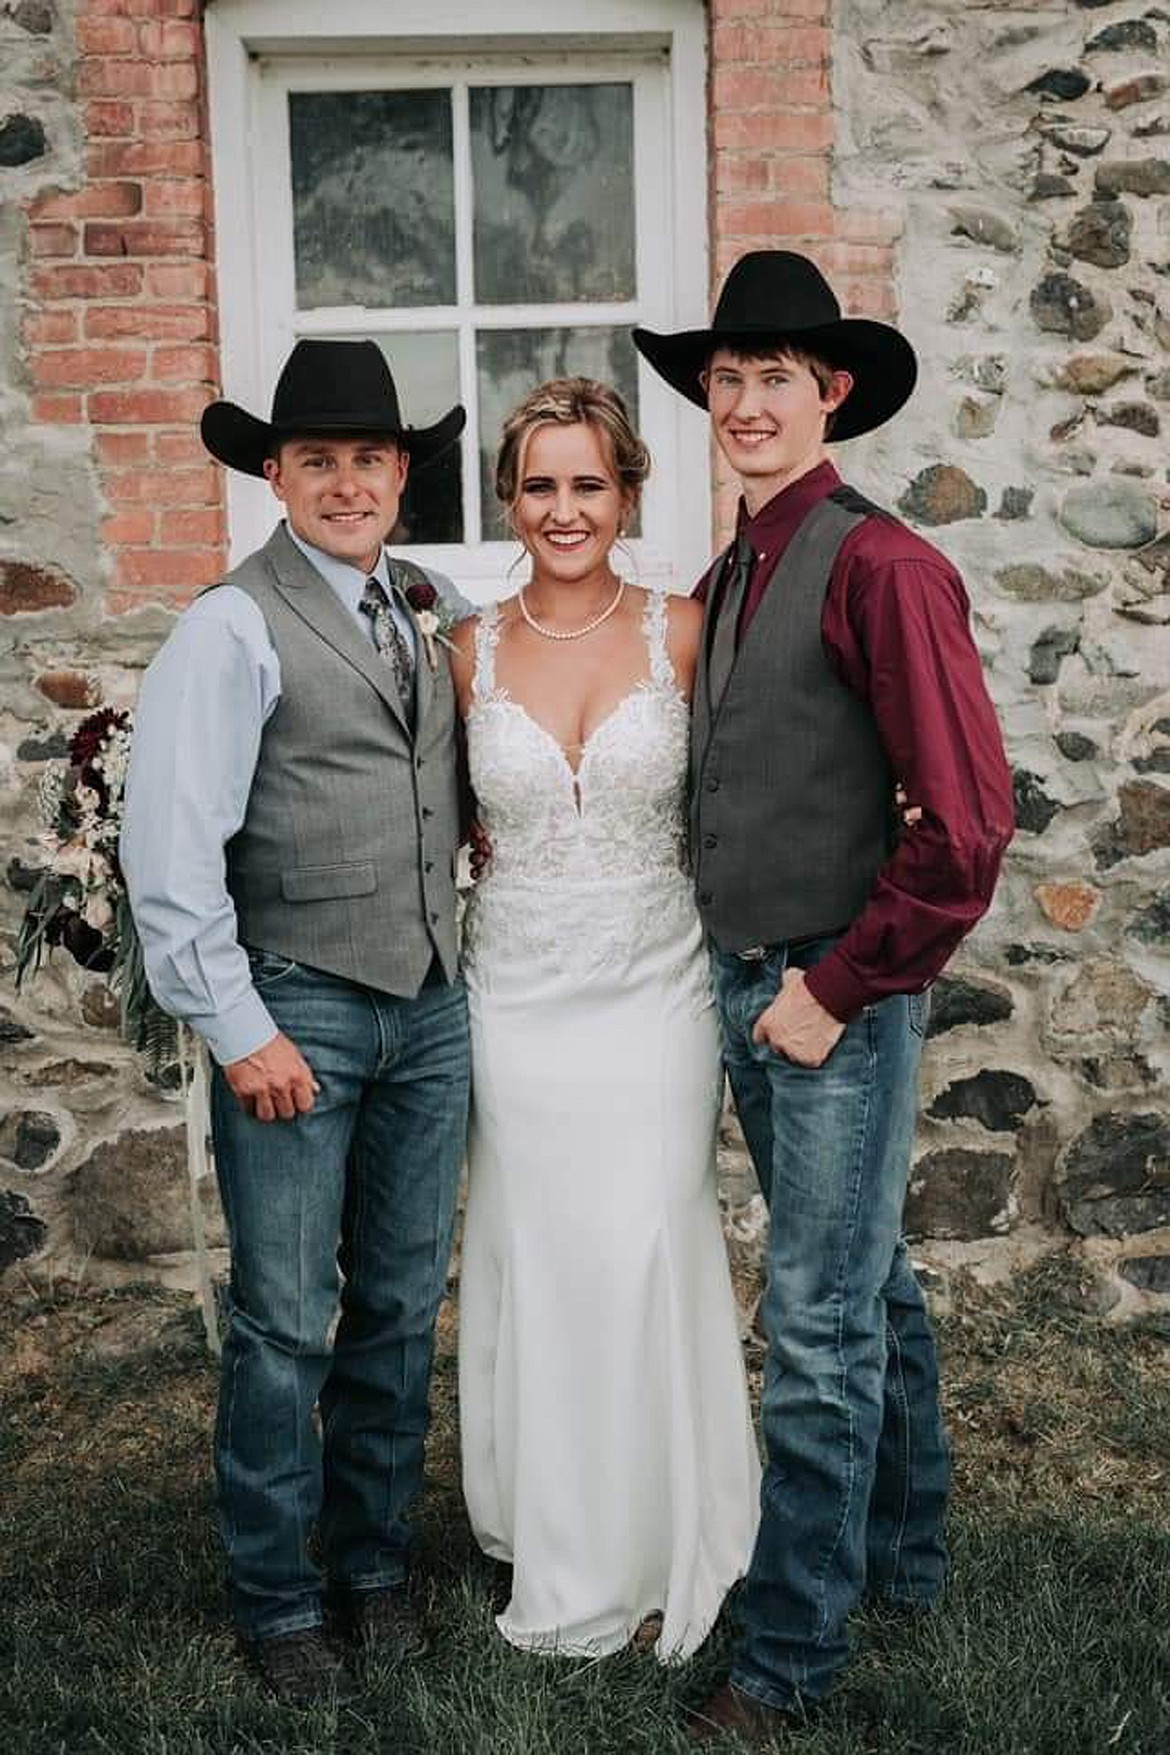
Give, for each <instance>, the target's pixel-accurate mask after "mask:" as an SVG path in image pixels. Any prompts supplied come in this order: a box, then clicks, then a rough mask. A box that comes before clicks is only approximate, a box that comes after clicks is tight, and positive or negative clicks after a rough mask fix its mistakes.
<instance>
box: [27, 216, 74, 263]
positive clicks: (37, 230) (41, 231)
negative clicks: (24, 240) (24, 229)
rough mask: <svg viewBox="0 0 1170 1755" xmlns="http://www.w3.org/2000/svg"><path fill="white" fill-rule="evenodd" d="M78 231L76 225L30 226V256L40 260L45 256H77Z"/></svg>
mask: <svg viewBox="0 0 1170 1755" xmlns="http://www.w3.org/2000/svg"><path fill="white" fill-rule="evenodd" d="M77 238H78V231H77V227H76V226H75V225H63V224H60V223H54V224H52V225H30V226H29V228H28V250H29V255H30V256H34V257H37V258H38V259H40V258H42V257H45V256H76V254H77Z"/></svg>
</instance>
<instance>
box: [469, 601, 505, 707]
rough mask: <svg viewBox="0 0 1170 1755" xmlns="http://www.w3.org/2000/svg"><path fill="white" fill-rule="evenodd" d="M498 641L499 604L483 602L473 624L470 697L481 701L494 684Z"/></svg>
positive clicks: (492, 689)
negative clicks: (473, 637) (477, 618)
mask: <svg viewBox="0 0 1170 1755" xmlns="http://www.w3.org/2000/svg"><path fill="white" fill-rule="evenodd" d="M499 643H500V606H499V604H498V603H485V604H484V606H483V608H482V609H481V610H480V612H479V620H478V622H477V623H476V625H475V676H474V678H473V679H472V684H471V698H472V700H474V701H482V700H484V699H485V698H486V697H487V696H488V695H490V694H492V693H493V692H494V690H495V686H496V647H497V646H498V645H499Z"/></svg>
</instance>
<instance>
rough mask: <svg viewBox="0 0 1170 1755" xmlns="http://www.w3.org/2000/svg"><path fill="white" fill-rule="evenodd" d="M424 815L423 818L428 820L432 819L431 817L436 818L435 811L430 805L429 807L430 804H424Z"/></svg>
mask: <svg viewBox="0 0 1170 1755" xmlns="http://www.w3.org/2000/svg"><path fill="white" fill-rule="evenodd" d="M422 814H423V816H424V818H428V819H429V818H430V817H433V816H434V814H435V813H434V811H433V810H432V809H431V807H430V805H429V804H424V805H423V807H422Z"/></svg>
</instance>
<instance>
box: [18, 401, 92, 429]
mask: <svg viewBox="0 0 1170 1755" xmlns="http://www.w3.org/2000/svg"><path fill="white" fill-rule="evenodd" d="M29 412H30V414H31V415H32V418H33V420H34V421H36V422H38V423H39V424H40V425H43V426H48V425H62V426H71V427H76V426H80V425H81V421H82V417H83V415H84V413H85V410H84V408H83V406H82V401H81V397H80V396H33V397H31V398H30V400H29Z"/></svg>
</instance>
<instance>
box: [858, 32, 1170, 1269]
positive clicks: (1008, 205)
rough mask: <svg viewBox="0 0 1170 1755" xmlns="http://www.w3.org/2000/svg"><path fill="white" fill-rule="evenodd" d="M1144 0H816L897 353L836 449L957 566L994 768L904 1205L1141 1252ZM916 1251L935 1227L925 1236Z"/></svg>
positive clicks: (1158, 720)
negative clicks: (897, 226) (884, 421)
mask: <svg viewBox="0 0 1170 1755" xmlns="http://www.w3.org/2000/svg"><path fill="white" fill-rule="evenodd" d="M1168 45H1170V10H1167V9H1165V8H1162V7H1158V6H1152V7H1151V6H1141V5H1134V4H1108V3H1106V4H1101V3H1100V0H1096V3H1094V0H1080V3H1077V4H1060V5H1054V4H1035V3H1033V4H1020V3H1018V0H1017V3H1016V4H1002V3H999V0H983V3H980V0H967V3H966V4H964V5H958V4H946V5H934V6H931V5H926V6H923V5H921V4H918V3H914V4H901V3H898V0H894V3H890V0H841V3H840V4H839V6H838V10H837V34H836V54H835V78H834V97H835V104H836V110H837V119H838V130H837V141H838V150H837V156H836V163H835V177H834V184H833V194H834V199H835V200H837V201H838V202H841V203H848V204H856V203H858V202H870V203H873V204H876V205H880V206H881V207H883V208H889V207H896V208H897V209H898V210H899V211H900V212H901V215H902V226H903V230H902V236H901V239H900V241H899V246H898V251H897V262H898V267H897V284H898V292H899V308H900V322H901V324H902V326H903V327H904V328H905V329H906V331H907V332H908V333H909V334H910V335H911V336H912V338H913V340H914V342H915V344H916V346H917V347H918V349H919V352H920V356H921V359H922V364H923V376H922V382H921V385H920V388H919V389H918V391H917V393H916V395H915V397H914V399H913V401H912V402H911V404H910V407H909V409H908V410H907V412H906V413H904V414H903V415H902V416H901V417H900V419H899V420H898V421H896V422H895V423H894V424H893V426H892V427H891V428H890V429H889V430H888V432H885V433H882V434H878V435H875V436H874V438H873V439H872V440H871V441H869V442H868V443H863V444H862V445H859V446H857V447H855V448H854V447H850V448H847V449H846V450H845V451H843V453H842V455H843V458H844V466H845V467H846V469H847V470H848V471H849V473H850V475H852V476H853V477H854V478H855V479H856V480H857V481H858V483H859V484H860V485H861V486H863V487H864V488H865V489H867V491H869V492H871V493H872V494H874V495H875V496H877V497H881V498H882V499H884V501H885V503H887V504H894V505H896V506H897V507H898V509H899V510H900V511H901V512H902V514H903V515H904V516H905V517H907V518H908V519H909V521H910V522H911V523H913V524H915V525H916V526H918V527H919V528H921V529H922V530H923V531H924V533H925V534H926V535H927V536H929V537H930V538H931V539H932V540H937V542H938V543H939V545H940V546H941V547H942V548H944V549H945V550H946V552H947V553H948V554H950V555H951V556H952V557H953V558H954V559H955V560H956V561H957V562H958V564H959V565H960V566H961V568H962V569H963V572H964V576H965V578H966V579H967V582H968V584H969V587H970V591H971V596H972V601H973V605H974V612H975V626H976V632H977V636H978V640H979V644H980V648H981V651H982V653H983V656H984V659H985V663H986V667H987V673H988V676H989V678H990V683H991V688H992V691H993V693H994V696H995V699H996V702H997V704H998V706H999V709H1000V712H1001V715H1002V720H1003V724H1004V728H1005V732H1006V737H1007V742H1008V746H1009V752H1010V755H1011V759H1012V762H1013V766H1014V771H1015V780H1016V802H1017V811H1018V819H1019V829H1018V833H1017V836H1016V840H1015V843H1014V846H1013V848H1012V851H1011V854H1010V857H1009V861H1008V867H1007V871H1006V874H1005V877H1004V881H1003V883H1002V885H1001V888H1000V891H999V895H998V898H997V901H996V905H995V907H994V909H993V912H992V914H991V915H990V917H989V918H988V919H987V920H986V921H985V922H984V923H983V924H982V925H981V926H980V927H979V929H978V930H977V932H976V933H975V935H974V937H973V938H972V939H971V940H970V941H968V944H967V946H966V947H965V948H964V951H963V952H962V953H961V955H960V957H959V959H958V961H957V963H956V965H955V966H954V967H953V968H952V969H951V970H950V971H949V973H948V976H947V978H946V979H944V980H943V981H941V982H940V983H939V986H938V990H937V993H936V1002H935V1013H934V1024H933V1040H932V1042H931V1044H930V1048H929V1051H928V1054H927V1059H926V1067H925V1081H924V1119H923V1124H922V1129H921V1137H920V1142H919V1155H918V1159H917V1164H916V1167H915V1171H914V1177H913V1183H912V1191H911V1198H910V1205H909V1223H910V1226H911V1228H912V1230H913V1231H915V1232H917V1233H918V1234H920V1235H923V1236H926V1237H930V1238H933V1239H936V1240H939V1239H953V1240H956V1243H957V1244H958V1243H963V1244H965V1245H966V1249H965V1250H964V1249H959V1248H955V1249H954V1250H952V1251H951V1254H952V1256H959V1257H960V1258H962V1257H964V1256H965V1257H966V1258H968V1259H970V1258H971V1257H976V1258H977V1257H979V1256H981V1255H992V1254H994V1249H993V1247H992V1246H991V1245H990V1244H989V1243H988V1242H987V1241H986V1240H991V1239H995V1238H1000V1239H1003V1240H1004V1242H1003V1244H1002V1246H1001V1253H1004V1252H1008V1253H1010V1250H1011V1246H1012V1243H1013V1240H1014V1241H1015V1243H1016V1245H1017V1246H1019V1245H1020V1244H1021V1243H1024V1244H1026V1243H1027V1242H1028V1240H1029V1239H1030V1238H1032V1237H1034V1235H1035V1228H1036V1227H1044V1228H1054V1229H1056V1230H1057V1231H1064V1232H1066V1233H1068V1232H1071V1233H1072V1234H1073V1235H1075V1236H1076V1237H1079V1238H1083V1239H1087V1240H1090V1241H1089V1243H1088V1248H1089V1252H1090V1253H1092V1254H1094V1255H1096V1256H1097V1257H1098V1259H1100V1260H1102V1261H1103V1262H1106V1263H1108V1264H1109V1265H1110V1266H1113V1267H1116V1268H1117V1269H1119V1271H1120V1274H1121V1276H1122V1279H1123V1281H1124V1282H1125V1285H1126V1287H1128V1288H1129V1289H1130V1290H1132V1288H1133V1287H1139V1288H1141V1289H1142V1290H1143V1291H1145V1290H1150V1289H1151V1288H1154V1287H1156V1286H1158V1285H1162V1286H1163V1287H1164V1286H1165V1285H1166V1283H1167V1280H1168V1278H1170V1112H1168V1105H1167V1083H1166V1078H1167V1072H1168V1070H1170V1034H1168V1032H1167V1024H1168V1022H1170V998H1168V995H1170V963H1168V961H1167V956H1166V950H1167V932H1168V929H1170V895H1168V894H1167V877H1168V875H1170V780H1168V779H1167V776H1168V775H1170V630H1168V626H1167V624H1168V623H1170V518H1168V512H1170V487H1168V472H1167V457H1168V452H1167V444H1166V426H1167V423H1170V58H1168V54H1170V50H1168ZM942 1253H944V1254H945V1253H946V1252H945V1251H944V1252H942Z"/></svg>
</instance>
